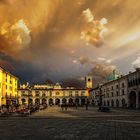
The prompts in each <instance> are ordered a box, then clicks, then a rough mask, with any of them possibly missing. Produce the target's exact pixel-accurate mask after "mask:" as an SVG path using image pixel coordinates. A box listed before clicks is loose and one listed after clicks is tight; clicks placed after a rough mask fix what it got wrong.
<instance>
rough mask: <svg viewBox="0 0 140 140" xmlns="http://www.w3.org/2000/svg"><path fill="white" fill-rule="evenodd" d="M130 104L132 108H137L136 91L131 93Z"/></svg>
mask: <svg viewBox="0 0 140 140" xmlns="http://www.w3.org/2000/svg"><path fill="white" fill-rule="evenodd" d="M129 104H130V108H136V92H135V91H131V92H130V93H129Z"/></svg>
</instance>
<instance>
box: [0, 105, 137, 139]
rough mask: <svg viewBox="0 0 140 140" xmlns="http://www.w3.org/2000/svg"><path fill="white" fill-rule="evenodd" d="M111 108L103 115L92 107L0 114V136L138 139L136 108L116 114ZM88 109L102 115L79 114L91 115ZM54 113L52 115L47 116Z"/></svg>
mask: <svg viewBox="0 0 140 140" xmlns="http://www.w3.org/2000/svg"><path fill="white" fill-rule="evenodd" d="M52 110H53V111H52ZM93 112H94V113H93ZM113 112H114V114H115V110H114V111H112V114H111V115H110V116H108V117H106V116H105V114H104V113H103V114H98V113H99V112H97V111H96V110H92V108H90V110H89V111H87V112H86V111H85V110H83V109H79V110H78V111H76V110H75V109H69V111H68V112H62V111H61V110H59V108H49V109H47V110H45V111H40V112H38V113H36V114H34V115H33V116H31V117H23V118H22V117H21V118H0V140H61V139H62V140H139V139H140V117H139V116H138V114H139V111H132V110H131V111H127V110H124V111H122V110H116V112H125V114H127V115H125V116H119V117H115V115H113ZM92 113H93V114H96V113H97V114H98V116H102V117H86V116H84V117H83V114H87V116H91V114H92ZM54 114H56V116H55V117H52V118H51V116H54ZM71 114H74V115H71ZM80 114H81V115H80ZM116 114H117V113H116ZM131 114H133V115H134V116H131ZM63 115H64V116H63ZM136 115H137V116H136ZM41 116H45V117H41ZM69 116H70V117H69ZM71 116H76V117H71ZM81 116H82V117H81Z"/></svg>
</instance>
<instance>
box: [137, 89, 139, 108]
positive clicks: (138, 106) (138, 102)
mask: <svg viewBox="0 0 140 140" xmlns="http://www.w3.org/2000/svg"><path fill="white" fill-rule="evenodd" d="M136 108H139V94H138V91H137V93H136Z"/></svg>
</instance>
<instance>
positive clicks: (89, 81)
mask: <svg viewBox="0 0 140 140" xmlns="http://www.w3.org/2000/svg"><path fill="white" fill-rule="evenodd" d="M85 81H86V88H87V89H91V88H92V76H86V78H85Z"/></svg>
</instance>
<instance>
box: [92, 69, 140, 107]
mask: <svg viewBox="0 0 140 140" xmlns="http://www.w3.org/2000/svg"><path fill="white" fill-rule="evenodd" d="M90 100H91V101H92V102H94V104H95V105H98V103H99V102H100V103H101V104H102V105H104V106H110V107H130V108H140V69H137V70H136V71H135V72H130V73H129V74H128V75H125V76H120V77H118V78H117V79H114V80H111V81H108V82H106V83H103V84H101V85H100V86H97V87H96V88H94V89H92V90H90Z"/></svg>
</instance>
